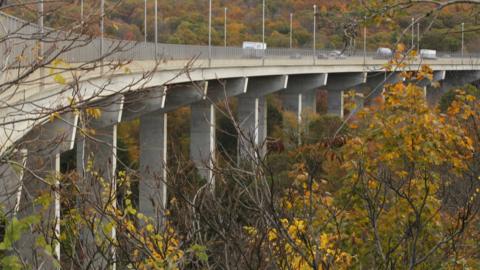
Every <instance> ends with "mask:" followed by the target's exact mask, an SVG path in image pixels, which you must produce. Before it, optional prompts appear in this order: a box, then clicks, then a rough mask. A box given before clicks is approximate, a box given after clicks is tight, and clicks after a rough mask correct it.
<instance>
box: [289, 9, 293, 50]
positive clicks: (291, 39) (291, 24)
mask: <svg viewBox="0 0 480 270" xmlns="http://www.w3.org/2000/svg"><path fill="white" fill-rule="evenodd" d="M292 47H293V13H290V49H291V48H292Z"/></svg>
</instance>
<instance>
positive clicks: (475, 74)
mask: <svg viewBox="0 0 480 270" xmlns="http://www.w3.org/2000/svg"><path fill="white" fill-rule="evenodd" d="M442 75H444V76H443V80H440V79H441V78H442ZM437 80H438V81H440V87H439V88H434V87H432V86H431V85H427V102H428V104H429V105H430V106H435V105H436V104H438V103H439V102H440V99H441V98H442V96H443V95H444V94H445V93H447V92H448V91H449V90H450V89H452V88H455V87H462V86H464V85H466V84H469V83H473V82H475V81H478V80H480V71H475V70H468V71H467V70H462V71H446V73H445V74H441V73H440V74H439V75H438V77H437Z"/></svg>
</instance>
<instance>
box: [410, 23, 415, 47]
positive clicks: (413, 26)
mask: <svg viewBox="0 0 480 270" xmlns="http://www.w3.org/2000/svg"><path fill="white" fill-rule="evenodd" d="M414 39H415V18H413V17H412V47H411V50H413V48H414V46H415V44H414Z"/></svg>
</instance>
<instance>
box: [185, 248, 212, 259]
mask: <svg viewBox="0 0 480 270" xmlns="http://www.w3.org/2000/svg"><path fill="white" fill-rule="evenodd" d="M188 251H189V252H191V253H192V254H193V255H195V257H197V258H198V259H199V260H200V261H202V262H206V261H208V255H207V253H206V251H207V248H206V247H205V246H201V245H198V244H194V245H192V246H191V247H190V248H189V249H188Z"/></svg>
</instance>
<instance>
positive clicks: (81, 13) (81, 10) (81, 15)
mask: <svg viewBox="0 0 480 270" xmlns="http://www.w3.org/2000/svg"><path fill="white" fill-rule="evenodd" d="M80 21H81V23H82V24H83V0H81V1H80Z"/></svg>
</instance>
